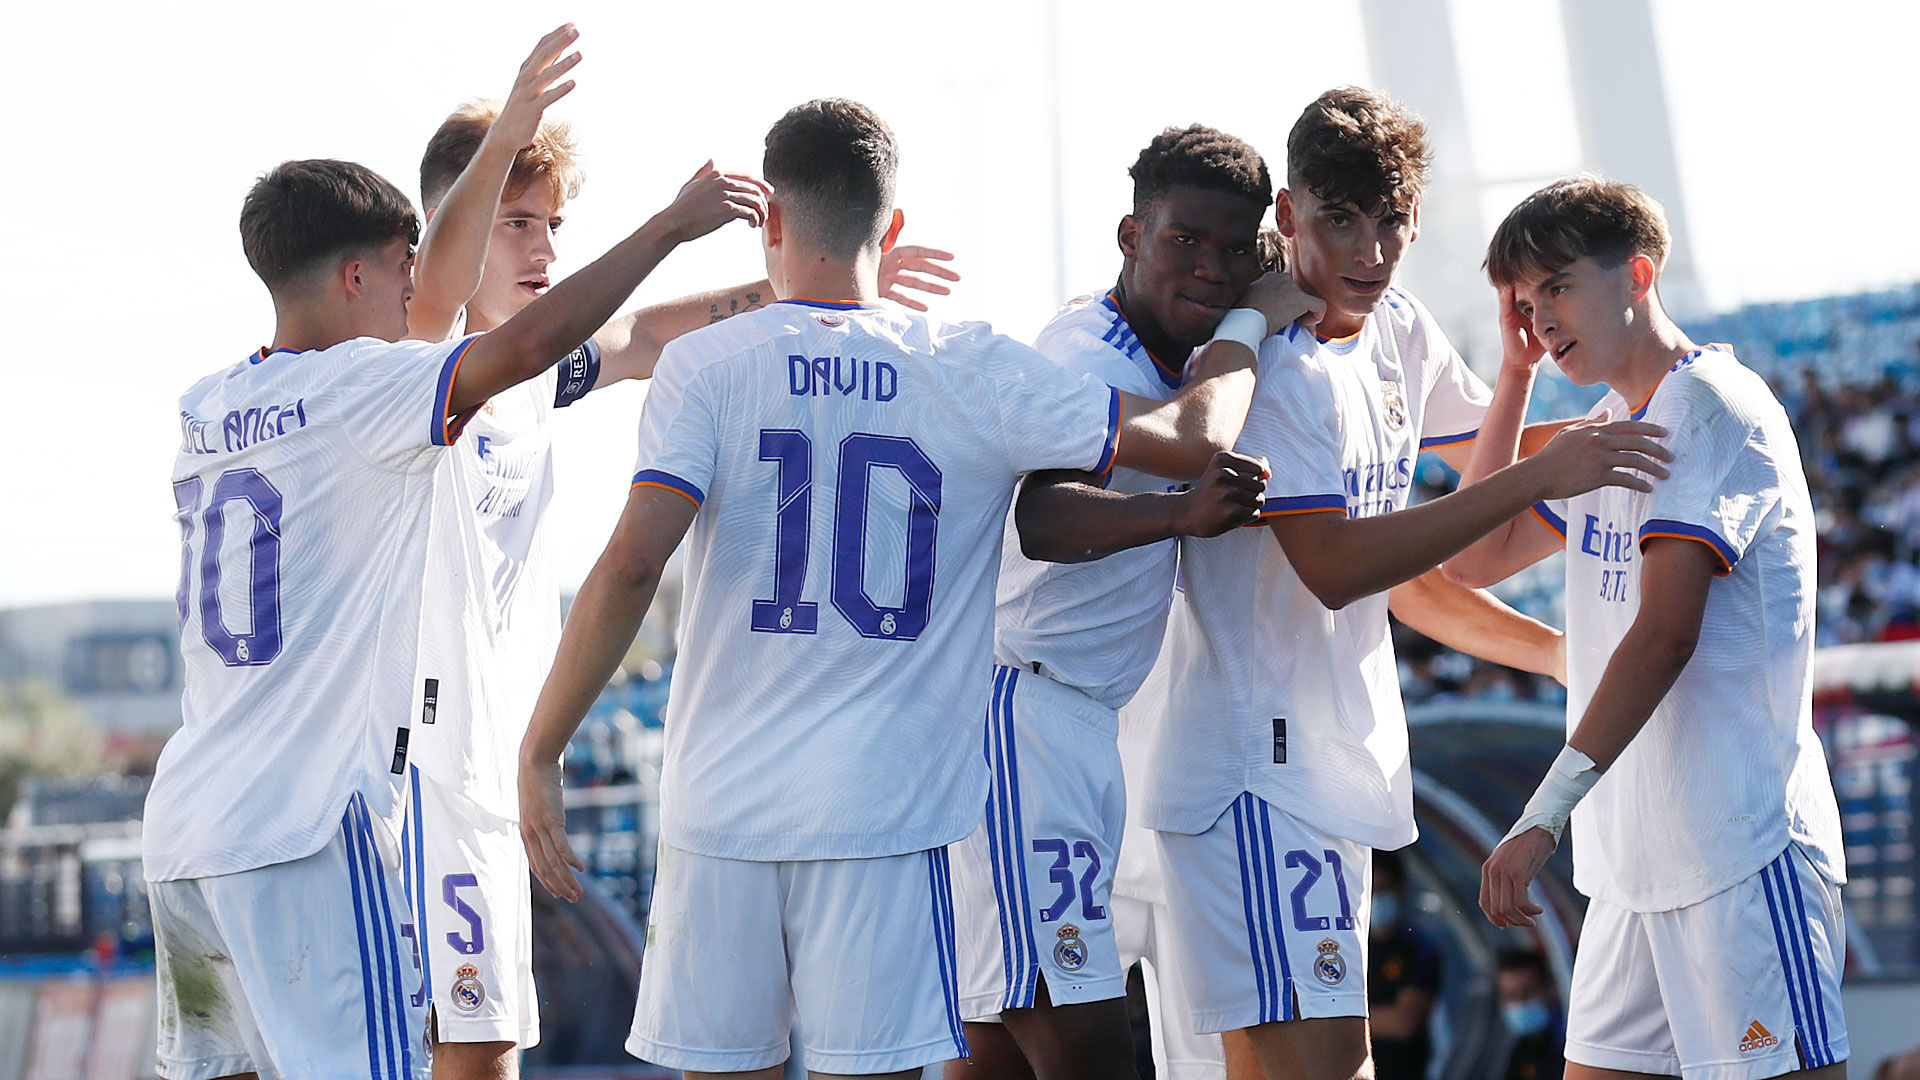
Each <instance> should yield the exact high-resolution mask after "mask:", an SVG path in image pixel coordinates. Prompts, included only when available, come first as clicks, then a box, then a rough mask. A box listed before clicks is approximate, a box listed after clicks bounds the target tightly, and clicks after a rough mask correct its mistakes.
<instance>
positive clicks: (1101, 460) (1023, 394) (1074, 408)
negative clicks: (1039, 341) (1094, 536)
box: [983, 338, 1120, 475]
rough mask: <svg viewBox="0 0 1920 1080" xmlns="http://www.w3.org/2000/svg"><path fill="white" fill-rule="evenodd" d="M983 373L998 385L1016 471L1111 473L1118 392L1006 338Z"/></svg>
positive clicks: (996, 346)
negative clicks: (1064, 470)
mask: <svg viewBox="0 0 1920 1080" xmlns="http://www.w3.org/2000/svg"><path fill="white" fill-rule="evenodd" d="M983 371H984V372H985V374H986V375H987V377H988V378H989V379H991V380H992V381H993V383H994V387H993V389H994V400H995V402H996V403H997V405H998V406H999V410H1000V433H1001V437H1002V439H1003V440H1004V441H1005V443H1006V448H1007V462H1008V464H1009V465H1011V466H1012V469H1013V471H1014V472H1016V473H1030V472H1034V471H1037V470H1040V469H1079V470H1081V471H1083V472H1093V473H1100V474H1101V475H1105V474H1106V473H1108V472H1109V471H1111V470H1112V468H1113V455H1114V451H1116V450H1117V449H1119V446H1120V391H1118V390H1116V389H1114V388H1113V387H1112V386H1109V385H1107V384H1106V383H1104V382H1102V381H1101V380H1099V379H1097V378H1095V377H1094V376H1092V375H1086V374H1080V375H1076V374H1073V373H1072V372H1069V371H1067V370H1066V369H1064V368H1062V367H1060V366H1059V365H1058V364H1056V363H1054V362H1053V361H1052V360H1050V359H1048V358H1047V357H1046V356H1044V355H1043V354H1041V353H1039V352H1036V351H1035V350H1033V349H1031V348H1028V347H1027V346H1025V345H1022V344H1020V343H1019V342H1016V341H1013V340H1011V339H1006V338H1002V339H1000V340H998V341H997V342H995V344H994V347H993V348H991V349H990V350H988V353H987V359H986V362H985V364H984V365H983Z"/></svg>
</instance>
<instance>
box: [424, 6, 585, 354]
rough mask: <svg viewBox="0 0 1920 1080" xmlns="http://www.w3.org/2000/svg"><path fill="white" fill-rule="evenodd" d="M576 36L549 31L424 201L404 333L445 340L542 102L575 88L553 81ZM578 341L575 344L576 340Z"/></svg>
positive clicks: (475, 279)
mask: <svg viewBox="0 0 1920 1080" xmlns="http://www.w3.org/2000/svg"><path fill="white" fill-rule="evenodd" d="M579 36H580V31H578V30H576V29H574V28H573V24H572V23H568V24H567V25H565V26H562V27H560V28H559V29H557V30H555V31H553V32H552V33H550V34H548V35H547V36H546V37H543V38H541V39H540V43H539V44H538V45H535V46H534V48H533V52H532V53H531V54H529V55H528V57H527V59H526V61H525V62H524V63H522V64H521V65H520V74H519V75H518V76H517V77H516V78H515V79H514V81H513V90H512V91H511V92H510V93H508V94H507V101H506V104H505V105H503V106H502V107H501V109H500V116H499V117H498V118H497V119H495V120H494V122H493V126H492V127H490V128H488V129H487V134H486V137H485V138H484V139H482V140H481V141H480V148H479V149H478V150H476V151H474V154H473V160H472V161H469V162H467V167H466V168H465V169H462V170H461V171H460V176H459V178H458V179H456V180H455V181H454V182H453V186H452V187H451V188H448V189H447V193H446V195H445V197H443V198H442V199H441V200H440V204H439V206H438V207H437V208H435V207H429V208H428V218H427V231H426V233H425V234H424V235H423V236H421V238H420V251H419V254H417V255H416V256H415V257H414V263H413V289H414V292H413V300H412V302H411V303H409V304H408V305H407V336H408V337H411V338H419V339H421V340H423V341H444V340H446V338H447V335H449V334H451V333H452V332H453V327H454V324H455V323H456V322H457V321H458V320H459V318H460V309H461V308H464V307H466V305H467V301H469V300H471V299H473V294H474V291H475V290H477V289H478V288H479V287H480V276H481V274H482V272H483V271H484V270H485V269H486V264H487V243H488V238H489V237H491V236H492V234H493V219H494V216H495V215H496V214H497V213H499V210H500V194H501V192H502V191H503V190H505V188H506V183H507V175H508V174H509V173H510V172H511V171H512V169H513V159H514V157H515V155H517V154H519V153H520V149H521V147H524V146H526V145H527V144H529V143H531V142H533V140H534V136H535V135H537V134H538V133H539V130H540V118H541V117H542V116H544V115H545V114H546V110H547V106H549V105H552V104H553V103H554V102H556V101H559V100H560V99H561V98H563V97H566V96H567V94H568V93H570V92H571V91H572V90H573V86H574V83H573V80H572V79H568V80H567V81H566V82H563V83H560V84H559V85H557V86H556V85H554V81H555V80H557V79H559V78H560V77H561V76H562V75H565V74H566V73H567V72H568V71H571V70H572V69H573V66H574V65H575V64H578V63H579V62H580V54H579V53H577V52H576V53H572V54H570V55H568V56H566V57H565V58H561V57H560V54H561V52H562V51H563V50H565V49H566V47H567V46H568V45H571V44H573V42H574V41H575V40H576V39H578V38H579ZM575 344H576V345H577V344H579V343H578V342H575Z"/></svg>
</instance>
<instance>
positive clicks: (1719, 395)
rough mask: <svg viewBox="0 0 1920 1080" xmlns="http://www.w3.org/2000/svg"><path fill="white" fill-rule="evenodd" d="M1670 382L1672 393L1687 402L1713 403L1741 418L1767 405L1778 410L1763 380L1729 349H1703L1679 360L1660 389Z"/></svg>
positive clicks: (1718, 345) (1726, 346)
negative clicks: (1682, 397)
mask: <svg viewBox="0 0 1920 1080" xmlns="http://www.w3.org/2000/svg"><path fill="white" fill-rule="evenodd" d="M1669 382H1671V383H1672V384H1673V386H1672V389H1673V390H1674V392H1675V393H1677V394H1682V395H1685V397H1686V398H1687V400H1690V401H1700V400H1703V399H1713V400H1716V401H1718V402H1719V403H1720V406H1721V407H1722V408H1724V409H1726V410H1728V411H1729V412H1733V413H1736V414H1739V415H1742V416H1750V415H1751V414H1752V413H1753V412H1754V411H1755V410H1757V409H1763V408H1766V407H1767V406H1769V405H1771V406H1776V407H1777V406H1778V400H1777V399H1776V398H1775V397H1774V396H1773V390H1772V388H1771V387H1769V386H1767V384H1766V380H1765V379H1763V378H1762V377H1761V376H1760V375H1759V373H1758V372H1755V371H1754V370H1752V369H1751V368H1749V367H1747V366H1746V365H1745V364H1742V363H1741V362H1740V360H1739V358H1738V357H1736V356H1734V354H1733V347H1732V346H1730V345H1723V344H1719V343H1715V344H1711V345H1703V346H1701V347H1700V348H1698V349H1695V350H1694V351H1693V352H1690V353H1688V354H1687V355H1685V356H1683V357H1681V358H1680V359H1679V360H1678V361H1677V362H1676V363H1675V364H1674V365H1673V368H1672V370H1670V371H1668V372H1667V374H1666V377H1665V378H1664V379H1662V380H1661V385H1660V389H1666V388H1667V383H1669Z"/></svg>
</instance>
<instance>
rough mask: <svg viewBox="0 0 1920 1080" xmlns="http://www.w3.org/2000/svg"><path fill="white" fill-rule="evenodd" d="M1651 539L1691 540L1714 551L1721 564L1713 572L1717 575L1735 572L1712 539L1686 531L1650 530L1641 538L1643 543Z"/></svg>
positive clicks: (1723, 575) (1714, 558) (1724, 575)
mask: <svg viewBox="0 0 1920 1080" xmlns="http://www.w3.org/2000/svg"><path fill="white" fill-rule="evenodd" d="M1649 540H1691V541H1693V542H1694V543H1696V544H1699V545H1700V546H1702V547H1704V548H1706V549H1707V550H1708V551H1711V552H1713V561H1714V562H1716V563H1718V564H1719V568H1718V569H1716V570H1715V571H1714V572H1713V575H1714V576H1715V577H1726V576H1727V575H1728V574H1731V573H1733V566H1732V565H1731V564H1729V563H1728V562H1727V557H1726V555H1725V554H1724V553H1722V552H1721V550H1720V549H1719V548H1717V547H1714V546H1713V543H1712V542H1711V541H1708V540H1703V539H1701V538H1700V537H1698V536H1688V535H1687V534H1686V533H1673V532H1650V533H1647V534H1646V535H1644V536H1642V537H1641V538H1640V542H1641V543H1642V544H1645V543H1646V542H1647V541H1649Z"/></svg>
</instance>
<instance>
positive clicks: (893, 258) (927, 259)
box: [880, 244, 960, 311]
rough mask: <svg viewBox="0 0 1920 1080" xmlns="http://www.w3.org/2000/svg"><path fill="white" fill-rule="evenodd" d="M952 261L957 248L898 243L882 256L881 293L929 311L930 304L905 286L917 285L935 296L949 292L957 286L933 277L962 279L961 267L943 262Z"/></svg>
mask: <svg viewBox="0 0 1920 1080" xmlns="http://www.w3.org/2000/svg"><path fill="white" fill-rule="evenodd" d="M952 261H953V252H951V251H941V250H940V249H939V248H930V247H921V246H919V245H918V244H895V245H894V246H893V247H892V248H891V249H889V250H888V251H887V252H886V253H885V254H883V255H881V256H880V295H881V296H884V297H886V298H887V299H889V300H891V301H893V302H894V303H896V304H900V305H903V306H905V307H910V308H912V309H913V310H915V311H925V310H927V305H926V304H924V303H921V302H920V301H919V300H917V299H915V298H914V297H913V296H912V294H910V293H906V292H902V291H901V290H903V289H913V290H915V291H917V292H923V293H930V294H932V295H934V296H946V295H948V294H949V293H951V292H953V290H952V289H949V288H947V287H946V286H945V285H942V284H940V283H939V282H938V281H934V280H932V279H933V278H945V279H946V280H948V281H959V280H960V274H959V272H958V271H955V270H953V269H952V268H950V267H947V266H943V265H941V264H943V263H950V262H952Z"/></svg>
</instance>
